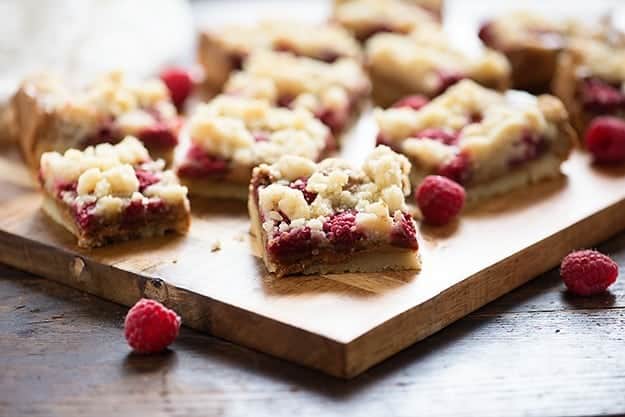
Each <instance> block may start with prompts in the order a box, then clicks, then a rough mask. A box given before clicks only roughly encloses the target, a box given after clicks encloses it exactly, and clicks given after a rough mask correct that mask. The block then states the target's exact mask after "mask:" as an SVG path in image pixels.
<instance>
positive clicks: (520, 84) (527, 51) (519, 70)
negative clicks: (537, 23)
mask: <svg viewBox="0 0 625 417" xmlns="http://www.w3.org/2000/svg"><path fill="white" fill-rule="evenodd" d="M502 53H503V54H504V55H505V56H506V58H508V61H510V68H511V77H512V87H513V88H516V89H519V90H526V91H529V92H532V93H543V92H546V91H549V86H550V84H551V80H552V79H553V76H554V73H555V70H556V65H557V61H558V55H559V53H560V49H554V48H545V47H542V46H540V45H525V46H518V47H515V48H511V49H508V50H504V51H502Z"/></svg>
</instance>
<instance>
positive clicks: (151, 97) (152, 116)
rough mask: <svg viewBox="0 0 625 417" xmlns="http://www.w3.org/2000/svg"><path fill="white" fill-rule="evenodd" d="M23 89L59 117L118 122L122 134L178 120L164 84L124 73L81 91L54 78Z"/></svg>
mask: <svg viewBox="0 0 625 417" xmlns="http://www.w3.org/2000/svg"><path fill="white" fill-rule="evenodd" d="M24 86H25V87H26V89H27V90H29V91H30V92H32V93H33V94H34V95H36V96H37V97H38V98H40V100H41V102H42V103H43V104H44V106H46V107H47V108H48V109H49V110H55V111H57V113H58V115H59V117H62V118H64V119H65V120H67V121H69V122H72V123H76V124H80V125H84V126H87V127H89V126H97V125H98V124H99V123H102V122H103V121H106V120H110V119H115V121H116V124H117V126H118V127H119V128H120V129H121V130H122V131H123V134H129V135H132V134H136V133H137V132H139V131H140V130H141V129H143V128H145V127H148V126H151V125H153V124H155V123H157V122H159V121H161V122H162V121H165V122H167V121H173V120H175V119H176V118H177V112H176V108H175V107H174V105H173V104H172V103H171V100H170V98H169V92H168V90H167V87H166V86H165V84H164V83H163V82H161V81H160V80H158V79H150V80H146V81H142V82H139V81H134V80H131V79H129V78H127V77H126V76H125V75H124V73H122V72H121V71H112V72H109V73H107V74H105V75H103V76H102V77H100V78H98V79H97V80H96V81H95V82H93V83H91V84H90V85H87V86H84V87H81V88H74V87H70V86H69V85H68V83H64V82H63V81H61V80H60V79H57V78H55V77H53V76H51V75H42V76H38V77H34V78H33V79H30V80H27V81H26V82H25V83H24ZM157 115H158V116H157ZM157 117H158V119H157Z"/></svg>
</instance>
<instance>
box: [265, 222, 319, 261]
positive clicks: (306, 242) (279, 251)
mask: <svg viewBox="0 0 625 417" xmlns="http://www.w3.org/2000/svg"><path fill="white" fill-rule="evenodd" d="M314 246H315V244H314V242H313V241H312V234H311V231H310V227H300V228H299V229H292V230H289V231H288V232H282V233H279V234H278V235H277V236H275V237H274V238H272V239H271V240H270V241H269V242H268V243H267V251H268V252H269V253H270V254H271V255H272V256H273V257H274V258H276V259H289V258H293V257H300V258H301V257H308V256H309V255H310V252H311V251H312V249H313V248H314Z"/></svg>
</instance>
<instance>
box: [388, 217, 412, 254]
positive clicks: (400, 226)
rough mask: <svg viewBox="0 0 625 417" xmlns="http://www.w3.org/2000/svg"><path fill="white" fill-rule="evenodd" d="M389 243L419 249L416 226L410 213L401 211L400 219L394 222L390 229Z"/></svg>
mask: <svg viewBox="0 0 625 417" xmlns="http://www.w3.org/2000/svg"><path fill="white" fill-rule="evenodd" d="M390 240H391V245H393V246H399V247H402V248H410V249H419V242H417V228H416V226H415V222H414V220H413V219H412V216H411V215H410V213H403V212H402V216H401V220H400V221H399V222H397V221H396V222H395V224H394V225H393V228H392V229H391V236H390Z"/></svg>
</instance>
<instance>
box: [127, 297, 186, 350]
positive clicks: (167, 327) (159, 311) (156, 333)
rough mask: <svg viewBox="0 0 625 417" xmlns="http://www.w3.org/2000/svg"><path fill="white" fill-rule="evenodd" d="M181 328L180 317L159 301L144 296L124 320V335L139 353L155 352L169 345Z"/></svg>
mask: <svg viewBox="0 0 625 417" xmlns="http://www.w3.org/2000/svg"><path fill="white" fill-rule="evenodd" d="M179 329H180V317H179V316H178V315H177V314H176V312H175V311H173V310H170V309H168V308H167V307H165V306H164V305H162V304H161V303H159V302H158V301H154V300H148V299H146V298H142V299H140V300H139V301H137V304H135V305H134V306H132V308H131V309H130V310H129V311H128V314H127V315H126V320H125V321H124V336H126V340H127V341H128V344H129V345H130V347H131V348H132V349H133V350H134V351H135V352H138V353H155V352H160V351H162V350H164V349H165V348H166V347H167V346H169V345H170V344H171V343H172V342H173V341H174V339H176V336H178V330H179Z"/></svg>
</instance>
